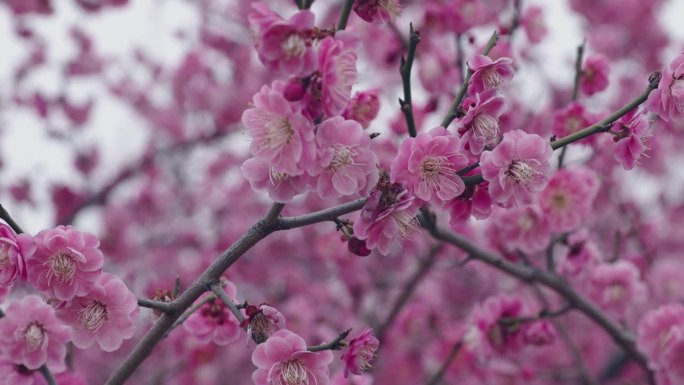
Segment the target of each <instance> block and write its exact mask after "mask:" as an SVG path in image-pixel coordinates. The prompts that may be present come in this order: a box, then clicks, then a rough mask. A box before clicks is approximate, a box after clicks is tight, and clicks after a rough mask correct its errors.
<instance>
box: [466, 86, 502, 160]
mask: <svg viewBox="0 0 684 385" xmlns="http://www.w3.org/2000/svg"><path fill="white" fill-rule="evenodd" d="M464 106H466V107H467V110H466V113H465V116H464V117H463V118H461V119H459V120H458V121H457V122H456V129H457V130H458V132H459V133H460V134H462V135H463V136H462V137H461V140H462V141H463V142H464V144H466V145H465V148H466V149H468V150H469V151H470V152H471V153H472V154H473V155H478V154H479V153H481V152H482V150H484V149H485V147H488V146H492V145H494V144H496V141H497V140H498V139H499V116H501V113H502V112H503V107H504V100H503V98H501V97H498V96H496V91H494V90H491V91H485V92H483V93H481V94H476V95H475V97H474V98H473V100H472V101H471V102H470V103H465V104H464Z"/></svg>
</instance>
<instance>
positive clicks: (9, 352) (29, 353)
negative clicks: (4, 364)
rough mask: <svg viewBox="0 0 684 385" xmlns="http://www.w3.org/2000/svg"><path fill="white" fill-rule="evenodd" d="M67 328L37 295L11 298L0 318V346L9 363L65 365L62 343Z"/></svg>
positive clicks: (67, 336) (30, 366) (68, 334)
mask: <svg viewBox="0 0 684 385" xmlns="http://www.w3.org/2000/svg"><path fill="white" fill-rule="evenodd" d="M70 339H71V330H70V328H69V327H68V326H67V325H65V324H64V323H63V322H62V321H61V320H60V319H59V318H57V315H56V314H55V310H54V309H53V308H52V307H51V306H50V305H48V304H46V303H45V302H43V300H41V299H40V297H38V296H37V295H28V296H26V297H24V298H22V299H21V300H20V301H17V302H13V303H12V304H10V305H9V307H8V308H7V312H6V315H5V316H4V317H3V318H1V319H0V342H1V343H0V349H1V350H2V353H3V355H4V356H5V357H7V358H8V359H9V360H10V361H11V362H12V363H14V364H17V365H24V366H25V367H26V368H27V369H30V370H35V369H38V368H39V367H40V366H42V365H43V364H47V365H48V366H49V367H50V368H54V370H57V371H62V370H64V369H65V368H66V367H65V365H64V358H65V357H66V343H67V342H69V340H70Z"/></svg>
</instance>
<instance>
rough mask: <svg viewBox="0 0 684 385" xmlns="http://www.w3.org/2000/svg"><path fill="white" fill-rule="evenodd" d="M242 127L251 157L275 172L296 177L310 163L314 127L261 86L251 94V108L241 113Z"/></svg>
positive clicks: (277, 96) (313, 148)
mask: <svg viewBox="0 0 684 385" xmlns="http://www.w3.org/2000/svg"><path fill="white" fill-rule="evenodd" d="M242 124H244V125H245V127H246V128H247V134H249V136H251V137H252V143H251V145H250V151H251V152H252V154H253V155H254V156H255V157H257V158H261V159H263V160H265V161H267V162H269V163H270V165H271V167H272V168H273V169H274V170H276V171H278V172H282V173H286V174H288V175H299V174H301V173H302V172H303V171H305V169H306V167H307V166H308V165H310V164H312V163H313V160H314V157H315V151H316V144H315V142H314V140H315V138H314V126H313V124H312V123H311V121H309V120H308V119H307V118H305V117H304V116H303V115H302V114H301V113H300V112H298V111H296V110H295V109H293V106H292V105H291V104H290V103H289V102H288V101H287V100H285V97H283V95H282V94H281V93H280V92H277V91H274V90H273V89H271V88H269V87H267V86H264V87H263V88H262V89H261V91H260V92H258V93H257V94H256V95H254V108H250V109H248V110H246V111H245V112H244V113H243V114H242Z"/></svg>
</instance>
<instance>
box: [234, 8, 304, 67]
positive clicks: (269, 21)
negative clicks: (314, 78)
mask: <svg viewBox="0 0 684 385" xmlns="http://www.w3.org/2000/svg"><path fill="white" fill-rule="evenodd" d="M252 7H253V8H254V9H253V11H252V12H251V13H250V14H249V16H248V19H249V22H250V25H251V27H252V29H253V30H254V31H255V32H256V35H257V36H256V49H257V53H258V56H259V60H261V62H262V63H264V65H266V66H267V67H268V68H269V69H273V70H280V71H281V72H283V73H284V74H286V75H291V76H308V75H310V74H311V73H312V72H313V71H314V70H315V66H316V57H315V54H314V51H313V49H312V43H313V28H314V24H315V16H314V14H313V13H312V12H311V11H309V10H300V11H299V12H297V13H295V14H294V15H293V16H292V17H291V18H290V19H289V20H287V21H285V20H283V19H282V18H281V17H280V16H279V15H277V14H275V13H274V12H272V11H271V10H269V9H268V7H267V6H266V5H265V4H262V3H258V2H257V3H254V4H253V5H252Z"/></svg>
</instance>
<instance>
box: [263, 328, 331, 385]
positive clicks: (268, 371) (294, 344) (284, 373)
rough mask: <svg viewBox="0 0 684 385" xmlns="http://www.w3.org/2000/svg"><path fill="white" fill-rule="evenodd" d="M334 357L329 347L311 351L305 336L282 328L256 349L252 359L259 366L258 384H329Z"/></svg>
mask: <svg viewBox="0 0 684 385" xmlns="http://www.w3.org/2000/svg"><path fill="white" fill-rule="evenodd" d="M332 361H333V355H332V353H331V352H330V351H329V350H325V351H321V352H309V351H307V350H306V342H304V339H303V338H302V337H300V336H298V335H296V334H295V333H293V332H291V331H289V330H287V329H282V330H278V331H277V332H275V333H274V334H273V335H272V336H271V337H269V338H268V339H267V340H266V342H264V343H263V344H260V345H257V347H256V349H254V353H252V363H254V365H255V366H256V367H257V370H255V371H254V373H253V374H252V380H253V381H254V384H255V385H275V384H278V385H303V384H311V385H313V384H318V385H326V384H328V382H329V381H330V374H329V369H328V365H330V363H331V362H332Z"/></svg>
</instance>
